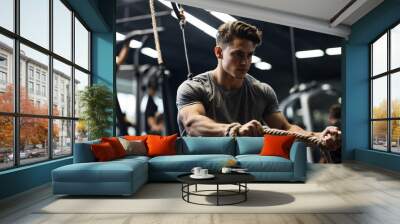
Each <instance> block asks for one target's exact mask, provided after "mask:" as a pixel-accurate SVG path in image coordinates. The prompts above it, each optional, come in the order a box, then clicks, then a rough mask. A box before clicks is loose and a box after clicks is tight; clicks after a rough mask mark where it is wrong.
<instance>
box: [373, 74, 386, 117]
mask: <svg viewBox="0 0 400 224" xmlns="http://www.w3.org/2000/svg"><path fill="white" fill-rule="evenodd" d="M387 117H388V116H387V77H386V76H384V77H380V78H378V79H374V80H372V118H387Z"/></svg>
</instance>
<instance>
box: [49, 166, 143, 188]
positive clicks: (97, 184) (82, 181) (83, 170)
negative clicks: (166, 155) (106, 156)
mask: <svg viewBox="0 0 400 224" xmlns="http://www.w3.org/2000/svg"><path fill="white" fill-rule="evenodd" d="M147 160H148V159H147V158H124V159H121V160H114V161H108V162H89V163H74V164H70V165H67V166H63V167H59V168H57V169H55V170H53V171H52V177H53V193H54V194H68V195H132V194H133V193H135V192H136V191H137V190H138V189H139V188H140V187H141V186H142V185H144V184H145V183H146V182H147V180H148V165H147Z"/></svg>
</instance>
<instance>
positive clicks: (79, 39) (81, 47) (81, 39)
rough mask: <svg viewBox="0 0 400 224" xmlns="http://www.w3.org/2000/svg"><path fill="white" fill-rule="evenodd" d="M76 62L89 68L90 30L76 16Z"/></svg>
mask: <svg viewBox="0 0 400 224" xmlns="http://www.w3.org/2000/svg"><path fill="white" fill-rule="evenodd" d="M75 63H76V64H78V65H80V66H81V67H83V68H85V69H88V70H89V32H88V31H87V30H86V28H85V27H84V26H83V25H82V23H81V22H80V21H79V20H78V19H77V18H75Z"/></svg>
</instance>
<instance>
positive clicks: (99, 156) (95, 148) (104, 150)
mask: <svg viewBox="0 0 400 224" xmlns="http://www.w3.org/2000/svg"><path fill="white" fill-rule="evenodd" d="M90 147H91V150H92V152H93V154H94V157H95V158H96V160H97V161H99V162H104V161H109V160H113V159H116V158H117V156H116V155H115V151H114V149H113V148H112V146H111V144H110V143H108V142H102V143H100V144H93V145H91V146H90Z"/></svg>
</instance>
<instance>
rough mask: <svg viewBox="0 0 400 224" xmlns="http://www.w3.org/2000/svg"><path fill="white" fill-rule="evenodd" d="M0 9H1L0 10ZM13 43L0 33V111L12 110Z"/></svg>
mask: <svg viewBox="0 0 400 224" xmlns="http://www.w3.org/2000/svg"><path fill="white" fill-rule="evenodd" d="M0 11H1V10H0ZM13 50H14V44H13V40H12V39H10V38H7V37H5V36H3V35H1V34H0V111H1V112H13V111H14V72H13V59H14V54H13Z"/></svg>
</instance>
